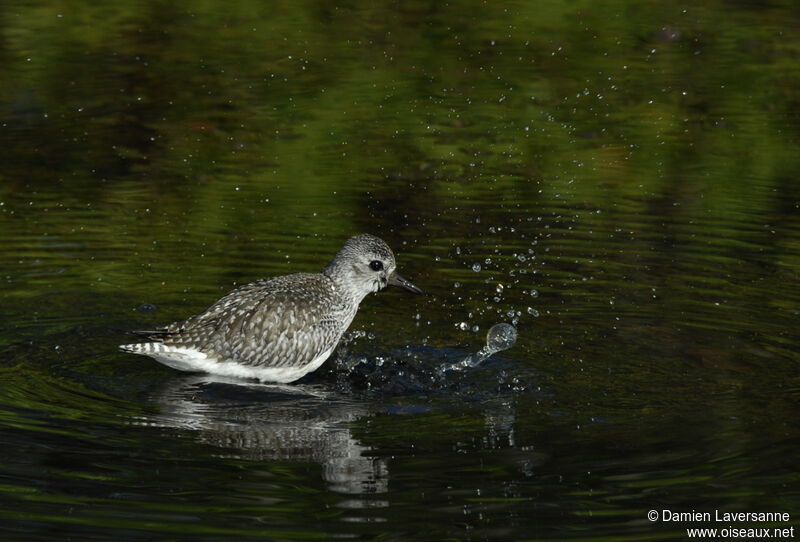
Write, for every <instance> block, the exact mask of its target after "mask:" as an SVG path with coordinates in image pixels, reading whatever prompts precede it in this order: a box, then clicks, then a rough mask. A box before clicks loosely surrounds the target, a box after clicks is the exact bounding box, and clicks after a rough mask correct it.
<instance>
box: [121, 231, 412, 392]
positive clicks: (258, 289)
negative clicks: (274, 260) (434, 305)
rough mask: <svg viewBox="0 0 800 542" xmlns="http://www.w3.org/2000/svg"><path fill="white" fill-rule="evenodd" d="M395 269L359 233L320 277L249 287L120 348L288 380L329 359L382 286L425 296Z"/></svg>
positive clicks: (179, 365)
mask: <svg viewBox="0 0 800 542" xmlns="http://www.w3.org/2000/svg"><path fill="white" fill-rule="evenodd" d="M395 268H396V264H395V259H394V254H393V253H392V250H391V249H390V248H389V246H388V245H387V244H386V243H385V242H383V241H382V240H381V239H379V238H377V237H375V236H374V235H368V234H362V235H356V236H354V237H351V238H350V239H348V240H347V242H346V243H345V244H344V246H343V247H342V248H341V250H339V252H338V253H337V254H336V256H334V257H333V259H332V260H331V261H330V263H328V265H326V266H325V268H324V269H323V270H322V273H296V274H293V275H286V276H282V277H272V278H267V279H262V280H257V281H255V282H251V283H250V284H247V285H245V286H242V287H240V288H237V289H236V290H233V291H232V292H230V293H229V294H228V295H226V296H224V297H223V298H221V299H220V300H219V301H217V302H216V303H214V304H213V305H211V306H210V307H209V308H208V309H206V311H205V312H203V313H201V314H198V315H196V316H192V317H191V318H187V319H186V320H181V321H178V322H174V323H172V324H170V325H168V326H165V327H163V328H159V329H155V330H151V331H137V332H135V333H136V334H139V335H144V336H146V337H147V338H148V339H149V340H151V341H152V342H146V343H139V344H124V345H121V346H120V349H121V350H123V351H125V352H130V353H132V354H143V355H145V356H150V357H151V358H153V359H155V360H157V361H159V362H161V363H163V364H164V365H167V366H169V367H172V368H174V369H179V370H181V371H191V372H206V373H213V374H218V375H226V376H237V377H244V378H257V379H259V380H261V381H262V382H293V381H295V380H297V379H298V378H301V377H302V376H303V375H305V374H307V373H310V372H311V371H314V370H316V369H317V368H318V367H319V366H320V365H322V364H323V363H324V362H325V360H326V359H328V357H330V355H331V354H332V353H333V351H334V349H335V348H336V345H337V344H338V343H339V340H340V339H341V338H342V334H344V332H345V331H346V330H347V328H348V327H349V326H350V322H352V321H353V317H354V316H355V315H356V311H358V305H359V304H360V303H361V301H362V300H363V299H364V297H365V296H366V295H367V294H368V293H370V292H377V291H379V290H382V289H383V288H385V287H386V286H387V285H393V286H400V287H401V288H405V289H406V290H408V291H410V292H413V293H415V294H421V293H422V290H420V289H419V288H417V287H416V286H414V285H413V284H412V283H411V282H409V281H408V280H406V279H404V278H403V277H401V276H400V275H399V274H398V273H397V272H396V270H395Z"/></svg>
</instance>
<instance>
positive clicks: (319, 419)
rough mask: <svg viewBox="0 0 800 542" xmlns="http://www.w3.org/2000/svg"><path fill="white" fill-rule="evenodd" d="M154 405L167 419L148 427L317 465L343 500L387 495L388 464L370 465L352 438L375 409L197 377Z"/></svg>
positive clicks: (299, 389)
mask: <svg viewBox="0 0 800 542" xmlns="http://www.w3.org/2000/svg"><path fill="white" fill-rule="evenodd" d="M153 399H154V400H155V401H156V402H157V403H158V404H159V405H160V411H159V413H158V414H157V415H154V416H151V417H149V418H148V419H147V420H144V421H145V423H148V424H152V425H156V426H162V427H172V428H181V429H190V430H193V431H197V433H198V435H197V438H198V440H200V441H201V442H204V443H207V444H211V445H213V446H218V447H220V448H225V449H227V450H232V451H233V453H234V454H235V455H236V456H238V457H242V456H244V457H248V458H252V459H259V460H274V461H314V462H317V463H319V464H320V465H321V466H322V476H323V478H324V479H325V481H326V482H327V483H328V484H329V487H330V489H331V490H333V491H337V492H340V493H347V494H365V493H384V492H385V491H386V489H387V484H388V470H387V467H386V464H385V462H384V461H383V460H381V459H377V458H373V457H369V452H370V449H369V448H368V447H366V446H364V445H362V444H361V443H359V442H358V441H357V440H356V439H355V438H354V437H353V435H352V432H351V430H350V423H351V422H353V421H355V420H358V419H360V418H364V417H367V416H371V415H372V414H373V412H372V411H371V409H370V407H369V405H367V404H364V403H357V402H354V401H352V400H349V399H347V398H344V397H342V396H341V395H338V394H336V393H335V392H332V391H330V390H328V389H325V388H323V387H320V386H312V385H291V386H290V385H269V384H256V383H248V382H243V381H239V380H234V379H226V378H224V377H216V376H209V375H189V376H180V377H176V378H174V379H172V380H170V381H169V383H168V384H167V385H166V386H165V387H164V388H162V389H160V390H159V391H158V392H157V393H155V394H154V396H153ZM369 505H370V506H375V505H376V503H375V502H374V501H372V502H370V504H369Z"/></svg>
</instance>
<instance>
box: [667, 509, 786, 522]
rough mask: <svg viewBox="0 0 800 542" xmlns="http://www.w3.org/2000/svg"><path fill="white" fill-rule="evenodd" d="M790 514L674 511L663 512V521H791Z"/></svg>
mask: <svg viewBox="0 0 800 542" xmlns="http://www.w3.org/2000/svg"><path fill="white" fill-rule="evenodd" d="M789 519H790V516H789V513H788V512H722V511H720V510H714V513H713V514H712V513H711V512H698V511H696V510H692V511H691V512H673V511H672V510H661V521H725V522H728V523H730V522H736V521H739V522H743V521H757V522H767V521H789Z"/></svg>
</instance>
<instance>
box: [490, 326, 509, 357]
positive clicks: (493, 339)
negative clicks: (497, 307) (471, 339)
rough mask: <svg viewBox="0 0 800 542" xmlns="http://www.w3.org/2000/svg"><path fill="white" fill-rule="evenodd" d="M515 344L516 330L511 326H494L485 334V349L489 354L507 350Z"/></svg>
mask: <svg viewBox="0 0 800 542" xmlns="http://www.w3.org/2000/svg"><path fill="white" fill-rule="evenodd" d="M516 342H517V328H515V327H514V326H512V325H511V324H505V323H503V324H495V325H493V326H492V327H491V328H489V332H488V333H487V334H486V349H487V350H489V351H490V352H492V353H494V352H499V351H501V350H507V349H508V348H511V347H512V346H514V343H516Z"/></svg>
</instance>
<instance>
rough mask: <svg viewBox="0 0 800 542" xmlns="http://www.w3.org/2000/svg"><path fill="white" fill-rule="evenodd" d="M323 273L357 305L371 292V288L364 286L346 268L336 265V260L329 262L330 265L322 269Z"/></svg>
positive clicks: (340, 291)
mask: <svg viewBox="0 0 800 542" xmlns="http://www.w3.org/2000/svg"><path fill="white" fill-rule="evenodd" d="M322 274H323V275H325V276H326V277H328V278H329V279H330V280H331V282H333V284H334V285H335V286H336V289H337V290H338V291H339V293H341V294H342V295H343V296H345V297H347V298H348V299H352V300H353V301H354V302H355V304H356V306H358V305H359V304H360V303H361V301H362V300H363V299H364V298H365V297H366V296H367V294H368V293H370V291H369V290H366V289H365V288H364V286H363V284H360V283H359V282H358V281H356V280H353V278H352V277H351V276H350V275H349V274H348V273H347V271H346V270H345V269H342V268H341V267H340V266H336V265H334V262H331V263H330V264H328V266H327V267H326V268H325V269H323V270H322Z"/></svg>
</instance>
